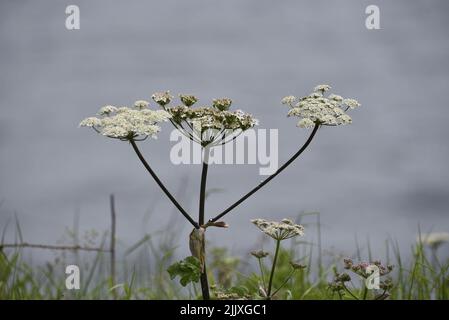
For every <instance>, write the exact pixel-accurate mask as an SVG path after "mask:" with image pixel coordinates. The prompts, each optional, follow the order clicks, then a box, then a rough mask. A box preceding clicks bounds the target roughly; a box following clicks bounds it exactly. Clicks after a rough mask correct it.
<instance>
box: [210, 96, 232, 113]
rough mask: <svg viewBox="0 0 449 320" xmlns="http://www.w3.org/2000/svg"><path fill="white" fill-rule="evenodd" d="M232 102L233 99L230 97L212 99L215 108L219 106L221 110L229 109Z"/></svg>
mask: <svg viewBox="0 0 449 320" xmlns="http://www.w3.org/2000/svg"><path fill="white" fill-rule="evenodd" d="M231 104H232V100H231V99H228V98H222V99H214V100H212V106H213V107H214V108H217V109H218V110H220V111H226V110H229V108H230V107H231Z"/></svg>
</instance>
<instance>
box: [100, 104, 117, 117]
mask: <svg viewBox="0 0 449 320" xmlns="http://www.w3.org/2000/svg"><path fill="white" fill-rule="evenodd" d="M116 111H117V107H114V106H109V105H108V106H104V107H102V108H101V109H100V110H99V111H98V114H99V115H100V116H105V115H109V114H111V113H114V112H116Z"/></svg>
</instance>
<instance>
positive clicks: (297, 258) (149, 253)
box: [0, 215, 449, 300]
mask: <svg viewBox="0 0 449 320" xmlns="http://www.w3.org/2000/svg"><path fill="white" fill-rule="evenodd" d="M304 218H306V215H303V216H302V217H301V219H304ZM304 225H306V228H307V224H306V223H304ZM319 225H320V222H319V215H317V222H316V228H314V229H315V230H317V237H316V238H317V240H316V241H314V242H313V243H307V242H304V241H301V240H300V238H299V240H295V239H292V240H288V241H286V242H283V243H282V248H281V250H280V253H279V257H278V263H277V266H276V272H275V274H274V278H273V292H276V291H277V288H279V287H282V288H281V289H280V290H279V291H277V292H276V294H275V295H274V297H273V299H355V298H358V299H363V298H364V297H365V298H366V299H374V298H375V293H374V291H372V290H367V291H366V295H365V285H364V282H363V281H362V280H361V279H359V278H358V276H354V275H351V278H352V280H351V282H348V283H347V285H348V287H349V288H350V291H351V292H352V293H353V295H354V296H352V295H350V294H348V293H347V292H346V293H345V294H343V295H342V294H339V293H338V292H336V291H332V290H330V287H329V284H330V283H331V282H332V280H333V279H334V277H335V273H336V272H337V273H342V272H344V271H346V270H345V269H344V268H343V259H342V257H339V256H338V255H334V256H328V255H324V254H323V252H322V249H321V240H320V231H319ZM309 227H310V229H313V228H312V226H311V225H309ZM16 229H17V234H18V239H17V240H18V241H21V238H22V235H21V231H20V226H19V224H18V223H17V224H16ZM254 232H258V231H257V230H254ZM67 235H68V236H69V240H70V239H72V240H73V239H74V238H76V239H77V241H80V240H79V236H78V235H76V234H74V233H73V232H71V231H68V232H67ZM84 238H85V239H84V240H85V242H86V243H88V244H93V243H95V241H96V243H99V246H101V247H104V246H105V242H106V239H107V234H104V235H103V236H99V235H98V234H97V233H95V232H90V233H87V235H86V236H85V237H84ZM92 238H96V240H95V239H92ZM66 240H67V239H66ZM178 240H179V239H178V238H177V236H176V233H175V232H173V231H168V230H162V231H161V232H156V233H154V234H151V235H150V234H147V235H144V236H143V237H142V238H141V239H140V240H139V241H136V243H135V244H133V245H131V246H129V247H128V248H124V247H123V244H121V243H120V242H118V243H119V244H120V245H119V247H120V249H121V250H119V252H120V254H119V255H118V259H117V261H116V262H115V263H116V265H117V267H116V270H117V272H116V274H115V279H117V281H116V283H112V279H113V277H112V275H111V272H110V271H111V270H110V269H111V267H110V255H109V253H108V252H80V251H72V250H66V251H54V258H53V259H50V260H51V261H48V262H47V263H45V264H43V265H36V263H33V262H32V261H30V259H29V258H26V257H29V254H28V253H29V252H27V250H41V249H27V248H3V249H2V250H0V299H199V298H200V295H201V290H200V287H199V285H198V284H195V283H194V284H189V285H187V286H186V287H182V286H181V285H180V284H179V281H178V280H179V279H174V280H172V279H170V276H169V274H168V272H167V268H168V267H169V266H170V265H172V264H173V263H174V262H176V261H177V260H179V258H183V257H179V256H178V255H177V246H178ZM270 246H271V247H270V250H269V251H270V255H269V256H268V257H266V258H264V259H262V270H263V274H264V279H262V278H261V275H260V274H261V273H260V269H259V265H258V263H257V259H256V258H254V257H252V256H251V255H250V254H249V253H247V254H245V253H243V254H241V255H240V256H232V255H230V254H229V253H228V251H227V249H226V248H224V247H216V248H213V247H211V248H208V254H207V265H208V271H209V278H210V284H211V287H212V290H211V292H212V296H213V297H215V298H216V297H222V298H223V297H230V298H237V297H243V298H250V299H264V296H263V293H262V292H261V286H262V287H263V283H264V282H267V280H268V279H267V277H268V275H269V273H270V267H271V262H272V259H273V247H274V244H270ZM265 247H266V245H265ZM354 249H355V253H354V254H353V256H352V257H351V258H353V259H354V260H355V261H359V260H364V261H372V260H377V259H380V260H382V262H385V263H386V264H392V265H394V269H393V271H392V272H391V274H390V275H389V276H391V278H392V282H393V287H392V289H391V290H389V293H390V295H389V299H406V300H408V299H447V298H448V296H449V289H448V285H449V283H448V281H449V279H448V269H449V261H448V260H447V259H446V260H444V259H442V258H438V255H433V254H432V252H431V251H429V250H428V248H425V247H424V245H423V244H422V243H416V244H412V246H411V252H410V253H406V254H404V255H402V254H401V252H400V251H399V246H398V244H397V242H396V241H394V240H392V239H387V240H386V241H385V252H383V257H379V256H376V253H375V252H373V251H372V250H371V248H370V246H369V244H368V245H367V246H366V248H365V249H362V248H361V246H360V245H359V243H358V241H356V242H355V243H354ZM34 253H36V251H35V252H34ZM25 254H26V255H25ZM364 258H365V259H364ZM291 261H294V262H297V263H300V264H302V265H304V266H305V268H304V269H300V270H297V271H295V272H294V273H293V275H292V276H291V277H290V278H289V275H291V274H292V266H291V264H290V262H291ZM68 264H77V265H78V266H79V267H80V269H81V288H80V290H68V289H66V287H65V279H66V275H65V273H64V270H65V266H66V265H68ZM286 279H288V280H287V281H286Z"/></svg>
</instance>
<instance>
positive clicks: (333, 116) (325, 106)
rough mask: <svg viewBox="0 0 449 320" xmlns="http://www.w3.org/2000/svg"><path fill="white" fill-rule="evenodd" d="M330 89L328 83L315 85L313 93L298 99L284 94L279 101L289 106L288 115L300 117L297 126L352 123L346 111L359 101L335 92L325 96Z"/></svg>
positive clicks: (308, 126) (355, 105) (357, 105)
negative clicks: (345, 97)
mask: <svg viewBox="0 0 449 320" xmlns="http://www.w3.org/2000/svg"><path fill="white" fill-rule="evenodd" d="M330 89H331V87H330V86H329V85H326V84H322V85H319V86H316V87H315V88H314V90H313V93H311V94H310V95H308V96H306V97H303V98H299V99H298V98H296V97H295V96H286V97H284V98H283V99H282V100H281V103H282V104H285V105H288V106H289V107H290V110H289V112H288V116H289V117H291V116H295V117H298V118H299V119H300V120H299V122H298V124H297V126H298V127H301V128H312V127H313V126H315V125H317V124H318V125H326V126H337V125H345V124H350V123H352V119H351V117H350V116H349V115H347V114H346V112H347V111H348V110H349V109H355V108H357V107H359V106H360V103H358V102H357V100H354V99H344V98H343V97H341V96H339V95H336V94H330V95H328V96H327V97H326V96H325V95H324V94H325V92H327V91H329V90H330Z"/></svg>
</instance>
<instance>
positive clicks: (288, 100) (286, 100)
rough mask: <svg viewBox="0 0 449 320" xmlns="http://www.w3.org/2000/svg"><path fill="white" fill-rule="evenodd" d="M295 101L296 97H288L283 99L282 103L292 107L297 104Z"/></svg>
mask: <svg viewBox="0 0 449 320" xmlns="http://www.w3.org/2000/svg"><path fill="white" fill-rule="evenodd" d="M295 101H296V97H295V96H286V97H284V98H282V100H281V103H282V104H289V105H292V104H293V103H295Z"/></svg>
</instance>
